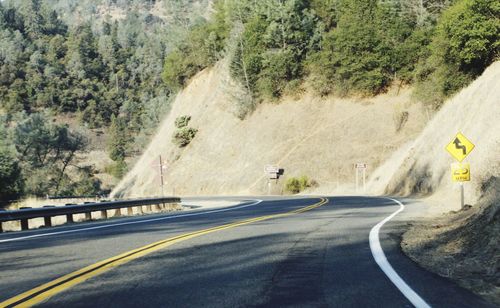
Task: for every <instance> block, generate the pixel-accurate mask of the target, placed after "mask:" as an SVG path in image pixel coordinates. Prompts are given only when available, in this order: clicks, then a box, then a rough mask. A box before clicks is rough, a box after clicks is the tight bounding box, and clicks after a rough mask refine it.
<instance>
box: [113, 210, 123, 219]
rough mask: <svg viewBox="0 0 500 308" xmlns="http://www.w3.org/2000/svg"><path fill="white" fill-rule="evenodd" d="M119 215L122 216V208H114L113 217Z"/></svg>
mask: <svg viewBox="0 0 500 308" xmlns="http://www.w3.org/2000/svg"><path fill="white" fill-rule="evenodd" d="M120 216H122V209H116V211H115V217H120Z"/></svg>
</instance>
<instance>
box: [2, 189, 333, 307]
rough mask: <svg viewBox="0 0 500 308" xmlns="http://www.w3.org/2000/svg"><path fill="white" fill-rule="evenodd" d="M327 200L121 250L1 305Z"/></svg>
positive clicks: (43, 295) (25, 301)
mask: <svg viewBox="0 0 500 308" xmlns="http://www.w3.org/2000/svg"><path fill="white" fill-rule="evenodd" d="M326 203H328V199H325V198H322V199H321V201H320V202H318V203H315V204H313V205H310V206H306V207H303V208H300V209H297V210H294V211H290V212H286V213H281V214H274V215H267V216H260V217H256V218H251V219H246V220H242V221H237V222H233V223H230V224H225V225H221V226H218V227H213V228H209V229H204V230H199V231H195V232H191V233H186V234H182V235H179V236H175V237H171V238H168V239H165V240H161V241H158V242H155V243H152V244H149V245H146V246H143V247H140V248H137V249H134V250H131V251H128V252H125V253H122V254H120V255H117V256H114V257H112V258H109V259H106V260H103V261H100V262H98V263H95V264H92V265H89V266H87V267H84V268H82V269H80V270H77V271H75V272H72V273H69V274H67V275H64V276H62V277H60V278H58V279H56V280H53V281H50V282H48V283H45V284H43V285H41V286H38V287H36V288H34V289H31V290H29V291H26V292H24V293H22V294H19V295H17V296H15V297H12V298H10V299H8V300H6V301H4V302H1V303H0V307H30V306H33V305H35V304H37V303H40V302H41V301H43V300H45V299H47V298H49V297H51V296H53V295H55V294H57V293H59V292H62V291H64V290H66V289H68V288H71V287H72V286H74V285H76V284H79V283H81V282H83V281H85V280H87V279H89V278H92V277H95V276H97V275H99V274H102V273H104V272H106V271H109V270H110V269H112V268H114V267H117V266H119V265H121V264H124V263H127V262H129V261H132V260H135V259H137V258H140V257H142V256H145V255H148V254H150V253H153V252H155V251H158V250H160V249H163V248H166V247H168V246H171V245H174V244H176V243H179V242H182V241H186V240H189V239H192V238H195V237H198V236H201V235H205V234H209V233H212V232H217V231H221V230H226V229H230V228H234V227H238V226H243V225H248V224H251V223H254V222H258V221H263V220H268V219H273V218H280V217H285V216H289V215H293V214H299V213H303V212H306V211H309V210H312V209H315V208H317V207H320V206H322V205H325V204H326Z"/></svg>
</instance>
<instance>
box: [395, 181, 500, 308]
mask: <svg viewBox="0 0 500 308" xmlns="http://www.w3.org/2000/svg"><path fill="white" fill-rule="evenodd" d="M483 189H484V194H483V196H482V197H481V198H480V201H479V202H478V203H477V204H475V205H474V206H467V207H466V208H465V209H464V210H461V211H453V212H450V213H447V214H444V215H441V216H439V217H437V218H433V219H427V220H424V221H421V222H417V223H415V224H414V225H413V226H412V227H411V228H410V229H409V231H408V232H406V233H405V234H404V236H403V241H402V243H401V247H402V248H403V251H404V252H405V253H406V254H407V255H408V256H410V258H412V259H413V260H414V261H416V262H418V263H419V264H421V265H422V266H423V267H425V268H427V269H429V270H431V271H433V272H435V273H438V274H439V275H441V276H444V277H448V278H450V279H453V280H455V281H456V282H458V284H460V285H461V286H463V287H465V288H468V289H470V290H472V291H474V292H476V293H477V294H480V295H482V296H484V297H485V298H486V299H487V300H489V301H491V302H493V303H495V304H496V305H499V306H500V243H499V240H498V236H499V234H500V196H499V193H498V192H499V191H500V178H495V177H492V178H491V179H490V180H489V181H487V182H486V183H485V185H484V187H483Z"/></svg>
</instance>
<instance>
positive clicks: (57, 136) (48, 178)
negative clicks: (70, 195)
mask: <svg viewBox="0 0 500 308" xmlns="http://www.w3.org/2000/svg"><path fill="white" fill-rule="evenodd" d="M14 143H15V146H16V149H17V152H18V153H19V161H20V162H21V165H22V167H23V170H24V171H25V177H26V179H28V181H27V184H31V185H26V189H27V191H26V192H27V193H29V194H30V193H31V194H35V195H45V194H47V193H58V192H59V188H60V185H61V183H62V182H63V180H64V178H65V177H66V175H67V174H66V172H67V168H68V167H69V166H70V164H71V163H72V162H73V161H74V160H75V157H76V154H77V153H78V152H80V151H82V150H83V149H84V148H85V146H86V144H87V141H86V138H85V137H84V136H83V135H82V134H80V133H77V132H74V131H71V130H70V129H69V128H68V126H67V125H56V124H52V123H50V121H49V120H48V119H47V117H46V116H45V115H43V114H39V113H34V114H32V115H30V116H28V117H26V119H24V120H23V121H21V122H20V123H19V124H18V125H17V127H16V128H15V130H14Z"/></svg>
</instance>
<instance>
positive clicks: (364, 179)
mask: <svg viewBox="0 0 500 308" xmlns="http://www.w3.org/2000/svg"><path fill="white" fill-rule="evenodd" d="M363 193H366V168H364V169H363Z"/></svg>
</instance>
